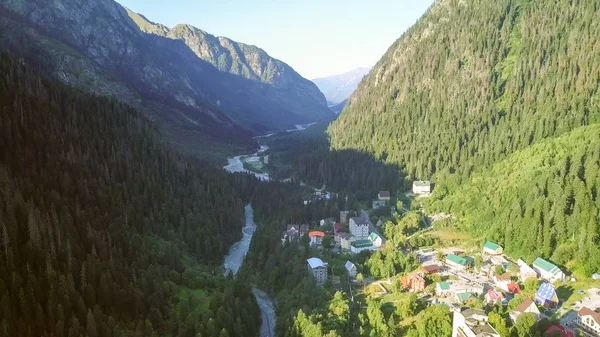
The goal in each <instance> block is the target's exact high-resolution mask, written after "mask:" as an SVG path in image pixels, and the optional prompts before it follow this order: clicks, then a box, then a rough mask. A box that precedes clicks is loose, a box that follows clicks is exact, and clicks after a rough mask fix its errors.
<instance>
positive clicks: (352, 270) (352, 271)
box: [344, 261, 357, 278]
mask: <svg viewBox="0 0 600 337" xmlns="http://www.w3.org/2000/svg"><path fill="white" fill-rule="evenodd" d="M344 268H346V272H347V273H348V276H350V278H355V277H356V273H357V270H356V266H355V265H354V263H352V262H350V261H346V264H345V265H344Z"/></svg>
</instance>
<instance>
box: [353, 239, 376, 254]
mask: <svg viewBox="0 0 600 337" xmlns="http://www.w3.org/2000/svg"><path fill="white" fill-rule="evenodd" d="M372 248H373V242H371V241H370V240H356V241H354V242H351V243H350V251H351V252H352V253H354V254H358V253H360V252H362V251H364V250H371V249H372Z"/></svg>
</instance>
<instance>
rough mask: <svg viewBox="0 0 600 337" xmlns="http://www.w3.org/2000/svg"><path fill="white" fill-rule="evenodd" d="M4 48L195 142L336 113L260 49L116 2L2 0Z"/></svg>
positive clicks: (240, 140)
mask: <svg viewBox="0 0 600 337" xmlns="http://www.w3.org/2000/svg"><path fill="white" fill-rule="evenodd" d="M0 44H1V46H2V47H3V48H4V49H9V50H10V51H12V52H13V53H15V54H16V55H18V56H21V57H22V58H23V59H24V61H26V62H29V63H34V64H37V65H39V67H40V68H43V69H44V70H46V71H47V72H49V73H51V74H52V75H54V76H56V77H57V78H60V79H61V80H63V81H64V82H67V83H69V84H71V85H75V86H79V87H83V88H85V89H88V90H92V91H94V92H96V93H98V94H102V95H114V96H116V97H117V98H119V99H121V100H124V101H127V102H129V103H131V104H133V105H135V106H137V107H139V108H144V109H145V110H146V111H148V114H149V115H150V117H151V118H152V119H154V120H156V121H157V123H158V124H159V125H160V126H161V127H163V129H164V130H165V133H167V136H171V137H170V138H172V140H174V142H175V143H177V144H180V145H181V144H183V145H184V147H188V148H189V147H192V146H195V145H194V142H193V141H192V140H194V139H200V138H202V139H204V138H206V137H205V136H207V135H208V136H207V137H208V138H214V139H217V140H218V141H219V142H222V143H227V145H232V144H237V145H239V146H244V145H245V144H251V145H250V146H254V142H253V141H251V140H250V136H251V134H252V133H254V134H256V133H260V132H263V131H266V130H270V129H278V128H284V127H287V126H288V125H291V124H298V123H308V122H312V121H315V120H317V119H322V118H329V116H330V111H329V110H328V109H327V107H326V103H325V98H324V97H323V95H322V94H321V93H320V92H319V91H318V89H317V88H316V87H315V86H314V85H312V83H310V82H308V81H307V80H305V79H303V78H302V77H301V76H300V75H298V74H297V73H295V72H294V71H293V69H291V68H290V67H289V66H287V65H285V64H284V63H283V62H280V61H277V60H275V59H272V58H270V57H268V55H267V54H266V53H264V51H262V50H260V49H259V48H256V47H252V46H246V45H242V44H237V43H235V42H233V41H231V40H228V39H225V38H215V37H213V36H211V35H210V34H206V33H204V32H202V31H201V30H199V29H196V28H194V27H191V26H185V25H180V26H177V27H175V28H173V29H169V28H167V27H165V26H162V25H159V24H155V23H152V22H150V21H148V20H146V19H145V18H144V17H142V16H140V15H136V14H134V13H130V12H129V13H128V11H127V10H126V9H125V8H123V7H121V6H120V5H119V4H117V3H116V2H114V1H113V0H61V1H47V0H0ZM205 57H206V59H205ZM306 82H308V84H307V83H306ZM238 124H239V125H242V126H243V127H244V128H245V129H246V130H251V132H248V131H246V130H245V129H244V128H240V127H239V126H238ZM203 137H204V138H203Z"/></svg>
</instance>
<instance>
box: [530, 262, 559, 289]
mask: <svg viewBox="0 0 600 337" xmlns="http://www.w3.org/2000/svg"><path fill="white" fill-rule="evenodd" d="M533 270H535V271H536V272H537V273H538V274H539V275H540V277H541V278H543V279H544V280H546V281H548V282H550V283H554V282H556V281H564V280H565V274H564V273H563V272H562V270H560V268H558V267H557V266H556V265H554V264H553V263H550V262H548V261H546V260H544V259H542V258H541V257H538V258H537V259H535V261H533Z"/></svg>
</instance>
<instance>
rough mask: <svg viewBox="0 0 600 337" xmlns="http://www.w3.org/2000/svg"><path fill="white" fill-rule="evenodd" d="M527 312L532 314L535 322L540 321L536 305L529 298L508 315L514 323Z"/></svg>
mask: <svg viewBox="0 0 600 337" xmlns="http://www.w3.org/2000/svg"><path fill="white" fill-rule="evenodd" d="M527 312H531V313H534V314H535V317H536V319H537V320H539V319H540V310H539V309H538V307H537V305H535V303H534V302H533V301H532V300H531V298H529V297H527V298H526V299H524V300H523V302H521V304H519V306H518V307H517V308H516V309H515V310H513V311H511V312H510V313H509V315H510V319H511V320H512V321H513V322H516V321H517V318H518V317H519V316H521V314H524V313H527Z"/></svg>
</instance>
